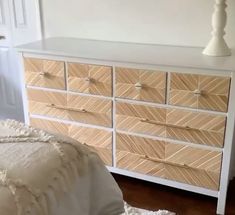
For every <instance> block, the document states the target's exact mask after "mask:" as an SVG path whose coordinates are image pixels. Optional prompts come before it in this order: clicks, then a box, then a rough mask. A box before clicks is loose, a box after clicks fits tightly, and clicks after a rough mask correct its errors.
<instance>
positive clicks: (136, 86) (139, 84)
mask: <svg viewBox="0 0 235 215" xmlns="http://www.w3.org/2000/svg"><path fill="white" fill-rule="evenodd" d="M142 87H143V85H142V84H141V83H140V82H137V83H136V84H135V88H136V89H137V90H140V89H142Z"/></svg>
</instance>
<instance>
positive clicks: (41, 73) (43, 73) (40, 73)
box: [39, 72, 49, 76]
mask: <svg viewBox="0 0 235 215" xmlns="http://www.w3.org/2000/svg"><path fill="white" fill-rule="evenodd" d="M39 75H40V76H49V73H48V72H39Z"/></svg>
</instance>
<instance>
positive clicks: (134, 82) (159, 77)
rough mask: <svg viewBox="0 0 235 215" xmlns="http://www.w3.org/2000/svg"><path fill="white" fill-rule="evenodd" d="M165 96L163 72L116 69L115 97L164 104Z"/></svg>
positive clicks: (164, 74) (164, 75)
mask: <svg viewBox="0 0 235 215" xmlns="http://www.w3.org/2000/svg"><path fill="white" fill-rule="evenodd" d="M165 95H166V73H165V72H158V71H148V70H140V69H129V68H116V95H115V96H117V97H122V98H128V99H135V100H143V101H150V102H157V103H161V104H164V103H165V97H166V96H165Z"/></svg>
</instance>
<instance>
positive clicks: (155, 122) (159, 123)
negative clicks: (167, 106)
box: [140, 119, 194, 130]
mask: <svg viewBox="0 0 235 215" xmlns="http://www.w3.org/2000/svg"><path fill="white" fill-rule="evenodd" d="M140 121H141V122H146V123H149V124H155V125H162V126H166V127H171V128H180V129H187V130H192V129H194V128H191V127H189V126H180V125H172V124H167V123H163V122H157V121H154V120H149V119H140Z"/></svg>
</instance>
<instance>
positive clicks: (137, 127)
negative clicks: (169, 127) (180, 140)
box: [116, 102, 166, 137]
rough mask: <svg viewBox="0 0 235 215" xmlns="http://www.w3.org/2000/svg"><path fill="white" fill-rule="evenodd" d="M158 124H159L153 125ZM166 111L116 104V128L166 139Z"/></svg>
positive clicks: (142, 106) (144, 106) (149, 107)
mask: <svg viewBox="0 0 235 215" xmlns="http://www.w3.org/2000/svg"><path fill="white" fill-rule="evenodd" d="M152 121H154V122H158V123H159V124H155V123H152ZM165 122H166V109H164V108H156V107H152V106H146V105H136V104H129V103H124V102H117V103H116V128H117V129H119V130H123V131H129V132H137V133H140V134H148V135H154V136H155V135H156V136H162V137H165V135H166V128H165V126H164V125H161V124H165Z"/></svg>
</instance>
